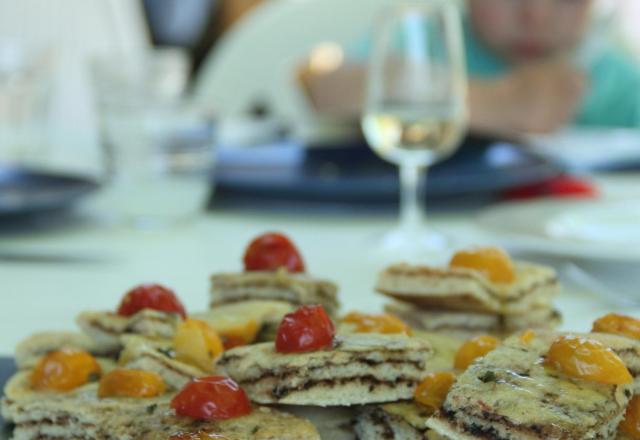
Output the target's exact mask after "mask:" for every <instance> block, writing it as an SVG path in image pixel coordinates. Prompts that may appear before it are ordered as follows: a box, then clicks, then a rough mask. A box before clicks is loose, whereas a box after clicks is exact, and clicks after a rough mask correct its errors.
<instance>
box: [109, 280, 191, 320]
mask: <svg viewBox="0 0 640 440" xmlns="http://www.w3.org/2000/svg"><path fill="white" fill-rule="evenodd" d="M143 309H153V310H158V311H160V312H167V313H177V314H179V315H180V316H182V317H183V318H184V317H186V316H187V313H186V312H185V310H184V306H183V305H182V303H181V302H180V300H179V299H178V297H177V296H176V294H175V293H174V292H173V291H172V290H171V289H167V288H166V287H164V286H161V285H159V284H143V285H140V286H138V287H136V288H134V289H132V290H130V291H129V292H127V294H126V295H125V296H124V298H122V302H121V303H120V306H119V307H118V315H121V316H131V315H135V314H136V313H138V312H139V311H140V310H143Z"/></svg>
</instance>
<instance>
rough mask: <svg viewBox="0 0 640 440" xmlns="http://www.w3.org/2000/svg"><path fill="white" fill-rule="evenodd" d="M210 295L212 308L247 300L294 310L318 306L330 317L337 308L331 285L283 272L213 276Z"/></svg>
mask: <svg viewBox="0 0 640 440" xmlns="http://www.w3.org/2000/svg"><path fill="white" fill-rule="evenodd" d="M210 294H211V307H215V306H216V305H220V304H227V303H234V302H240V301H247V300H270V301H284V302H287V303H290V304H292V305H294V306H301V305H306V304H320V305H322V306H323V307H324V309H325V310H326V311H327V313H328V314H329V315H330V316H335V315H336V314H337V312H338V308H339V307H340V304H339V303H338V287H337V286H336V285H335V284H334V283H332V282H331V281H327V280H319V279H315V278H312V277H310V276H309V275H306V274H300V273H290V272H287V271H286V270H279V271H276V272H245V273H228V274H217V275H213V276H211V292H210Z"/></svg>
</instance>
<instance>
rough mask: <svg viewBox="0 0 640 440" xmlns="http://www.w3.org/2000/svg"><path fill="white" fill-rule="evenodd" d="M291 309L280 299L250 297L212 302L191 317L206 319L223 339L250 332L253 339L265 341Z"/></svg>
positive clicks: (273, 336)
mask: <svg viewBox="0 0 640 440" xmlns="http://www.w3.org/2000/svg"><path fill="white" fill-rule="evenodd" d="M293 310H294V306H293V305H292V304H290V303H288V302H284V301H269V300H264V301H256V300H251V301H242V302H238V303H229V304H219V305H215V306H213V307H212V308H211V309H209V310H207V311H205V312H200V313H195V314H193V315H192V317H193V318H195V319H201V320H203V321H205V322H207V323H208V324H209V325H210V326H211V327H212V328H213V329H215V330H216V332H218V334H219V335H220V336H221V337H222V338H223V339H227V338H228V337H242V335H243V334H244V335H245V336H249V335H247V334H246V333H248V332H249V333H251V332H253V333H255V336H254V338H255V341H261V342H266V341H269V340H271V341H272V340H274V339H275V334H276V330H277V328H278V325H280V322H281V321H282V318H283V317H284V315H286V314H287V313H290V312H292V311H293ZM252 327H253V328H252Z"/></svg>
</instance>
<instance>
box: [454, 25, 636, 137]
mask: <svg viewBox="0 0 640 440" xmlns="http://www.w3.org/2000/svg"><path fill="white" fill-rule="evenodd" d="M465 45H466V52H467V68H468V69H469V75H470V76H471V78H492V77H497V76H500V75H503V74H505V73H506V72H507V71H508V70H509V65H508V64H507V63H506V62H505V61H503V60H501V59H500V58H498V57H497V56H496V55H494V54H493V53H491V52H490V51H489V49H487V48H486V47H485V46H484V45H483V44H482V42H481V41H480V40H479V39H478V38H477V37H476V36H475V35H474V32H473V29H472V28H471V26H470V25H467V26H466V28H465ZM587 70H588V71H587V75H588V81H589V88H588V91H587V94H586V96H585V97H584V98H583V102H582V105H581V108H580V111H579V112H578V115H577V116H576V119H575V121H574V124H575V125H578V126H606V127H640V66H638V65H637V64H635V63H634V62H633V60H632V59H631V58H630V57H628V56H625V55H624V54H622V53H621V52H618V51H615V50H613V49H609V50H602V51H600V53H599V54H598V55H597V56H596V57H595V59H594V60H592V62H591V63H590V66H589V67H588V69H587Z"/></svg>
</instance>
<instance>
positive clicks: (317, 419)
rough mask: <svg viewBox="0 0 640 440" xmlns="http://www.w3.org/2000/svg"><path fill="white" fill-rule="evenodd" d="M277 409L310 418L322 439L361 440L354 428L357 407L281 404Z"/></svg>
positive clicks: (306, 418)
mask: <svg viewBox="0 0 640 440" xmlns="http://www.w3.org/2000/svg"><path fill="white" fill-rule="evenodd" d="M277 409H278V410H280V411H284V412H287V413H290V414H293V415H295V416H297V417H300V418H302V419H305V420H309V421H310V422H311V423H313V426H315V427H316V429H317V430H318V433H319V434H320V438H322V439H330V440H359V439H358V438H357V437H356V432H355V430H354V421H355V417H356V413H357V409H356V407H353V406H327V407H318V406H293V405H280V406H278V407H277ZM363 438H365V437H363Z"/></svg>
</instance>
